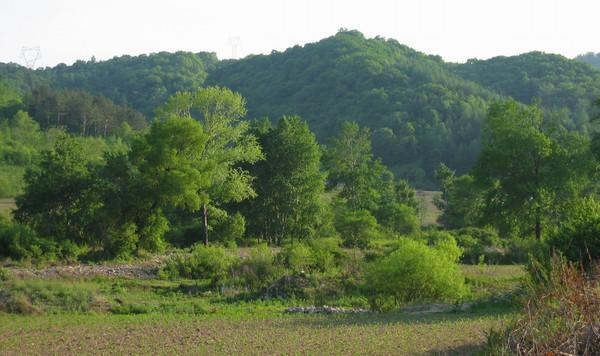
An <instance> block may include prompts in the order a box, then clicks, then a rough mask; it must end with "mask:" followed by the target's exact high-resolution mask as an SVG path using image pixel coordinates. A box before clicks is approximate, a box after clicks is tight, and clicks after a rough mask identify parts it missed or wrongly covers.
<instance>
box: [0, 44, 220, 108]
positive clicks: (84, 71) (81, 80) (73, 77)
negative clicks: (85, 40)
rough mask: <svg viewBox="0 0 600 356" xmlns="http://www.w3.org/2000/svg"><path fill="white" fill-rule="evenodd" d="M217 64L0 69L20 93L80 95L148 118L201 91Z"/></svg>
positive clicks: (172, 56)
mask: <svg viewBox="0 0 600 356" xmlns="http://www.w3.org/2000/svg"><path fill="white" fill-rule="evenodd" d="M217 61H218V60H217V57H216V55H215V54H214V53H205V52H201V53H190V52H176V53H167V52H160V53H154V54H150V55H140V56H121V57H115V58H113V59H110V60H107V61H96V60H94V59H92V60H90V61H77V62H75V63H74V64H73V65H70V66H67V65H65V64H59V65H57V66H55V67H52V68H45V69H37V70H35V71H31V70H28V69H26V68H24V67H21V66H18V65H15V64H12V63H11V64H1V65H0V76H1V77H4V78H5V79H7V80H8V81H10V82H12V83H14V84H15V85H16V86H18V87H20V88H21V89H22V90H24V91H28V90H31V89H32V88H35V87H38V86H40V85H49V86H52V87H53V88H55V89H78V90H85V91H88V92H90V93H94V94H97V95H103V96H105V97H107V98H109V99H111V100H112V101H114V102H115V103H118V104H121V105H127V106H130V107H132V108H134V109H136V110H138V111H140V112H142V113H144V114H145V115H146V116H152V114H153V111H154V109H155V108H156V107H157V106H159V105H161V104H162V103H164V102H165V100H166V99H167V98H168V97H169V96H170V95H172V94H174V93H175V92H177V91H185V90H193V89H195V88H198V87H200V86H202V85H203V84H204V81H205V79H206V77H207V75H208V71H209V70H211V69H212V68H213V67H214V66H215V65H216V64H217Z"/></svg>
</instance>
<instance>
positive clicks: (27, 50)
mask: <svg viewBox="0 0 600 356" xmlns="http://www.w3.org/2000/svg"><path fill="white" fill-rule="evenodd" d="M41 58H42V54H41V52H40V46H36V47H21V60H22V61H23V64H25V67H27V68H29V69H34V68H35V63H36V62H37V61H39V60H40V59H41Z"/></svg>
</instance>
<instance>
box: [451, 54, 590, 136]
mask: <svg viewBox="0 0 600 356" xmlns="http://www.w3.org/2000/svg"><path fill="white" fill-rule="evenodd" d="M454 72H455V73H456V74H458V75H460V76H462V77H463V78H465V79H467V80H471V81H474V82H477V83H479V84H481V85H483V86H485V87H486V88H489V89H491V90H494V91H496V92H498V93H500V94H503V95H507V96H511V97H513V98H515V99H517V100H519V101H521V102H524V103H531V102H533V101H534V100H538V99H539V100H541V103H542V105H543V106H544V107H545V108H546V109H548V110H550V111H553V112H554V114H555V115H556V116H558V118H559V119H560V120H561V122H562V124H563V125H564V126H566V127H567V128H569V129H574V130H586V125H587V123H588V121H589V117H588V112H589V109H590V107H589V106H590V102H591V100H592V99H594V98H597V97H600V70H598V69H596V68H594V67H592V66H590V65H589V64H586V63H582V62H580V61H575V60H572V59H568V58H565V57H563V56H560V55H556V54H546V53H542V52H530V53H525V54H521V55H518V56H513V57H495V58H492V59H489V60H470V61H468V62H467V63H465V64H462V65H457V66H455V69H454Z"/></svg>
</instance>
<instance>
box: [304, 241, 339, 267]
mask: <svg viewBox="0 0 600 356" xmlns="http://www.w3.org/2000/svg"><path fill="white" fill-rule="evenodd" d="M308 244H309V246H310V248H311V249H312V251H313V258H314V262H315V263H314V268H315V270H317V271H319V272H331V271H333V270H334V269H335V268H336V266H337V265H338V260H340V259H342V258H343V253H342V249H341V247H340V245H341V244H342V241H341V239H339V238H337V237H326V238H319V239H313V240H310V241H309V242H308Z"/></svg>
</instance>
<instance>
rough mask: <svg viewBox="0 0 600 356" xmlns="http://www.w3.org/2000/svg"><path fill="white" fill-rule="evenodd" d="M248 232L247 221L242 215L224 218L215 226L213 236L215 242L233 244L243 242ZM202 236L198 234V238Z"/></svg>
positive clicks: (236, 214)
mask: <svg viewBox="0 0 600 356" xmlns="http://www.w3.org/2000/svg"><path fill="white" fill-rule="evenodd" d="M245 231H246V219H245V218H244V216H243V215H242V214H240V213H235V214H233V215H227V216H224V217H223V218H222V219H221V220H220V221H218V222H217V223H215V224H214V226H213V231H212V235H213V236H214V237H213V240H215V241H218V242H220V243H223V244H226V243H232V242H234V243H235V242H239V241H242V239H243V237H244V233H245ZM200 236H201V235H200V234H198V238H199V237H200Z"/></svg>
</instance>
